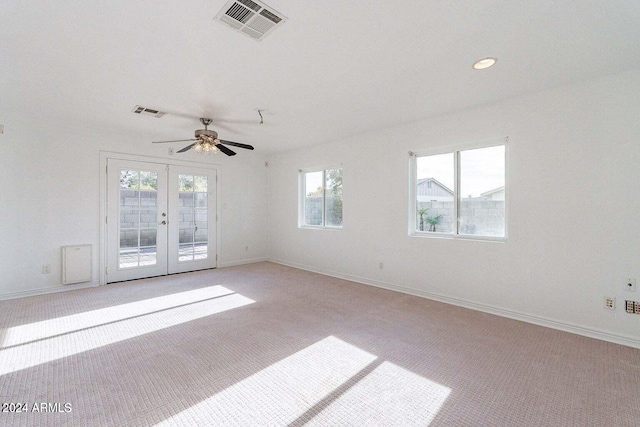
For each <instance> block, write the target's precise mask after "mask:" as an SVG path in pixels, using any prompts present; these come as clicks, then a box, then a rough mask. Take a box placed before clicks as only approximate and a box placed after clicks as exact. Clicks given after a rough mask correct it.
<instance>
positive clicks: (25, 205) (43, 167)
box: [0, 122, 267, 298]
mask: <svg viewBox="0 0 640 427" xmlns="http://www.w3.org/2000/svg"><path fill="white" fill-rule="evenodd" d="M4 124H5V126H6V128H5V133H4V135H2V136H1V138H0V142H1V143H2V145H1V148H2V153H1V155H0V197H1V203H0V298H2V297H7V296H17V295H24V294H28V293H38V292H41V291H49V290H54V289H57V288H58V287H59V286H61V254H60V247H61V246H63V245H70V244H83V243H90V244H92V245H93V250H94V253H93V277H94V280H95V282H96V283H97V281H98V278H99V276H98V266H99V248H100V218H99V208H100V183H99V182H100V180H99V178H100V173H101V170H100V151H101V150H103V151H111V152H122V153H129V154H139V155H147V156H154V157H160V158H166V159H169V158H170V157H169V156H168V155H167V146H164V145H163V146H161V145H151V144H150V143H149V142H147V141H151V138H150V137H149V136H145V135H135V134H131V133H124V132H121V133H118V132H116V131H113V130H109V129H86V128H83V127H82V126H78V127H73V128H65V127H61V126H58V127H56V128H52V127H47V126H45V125H35V127H33V126H32V124H29V123H27V122H25V123H18V122H5V123H4ZM51 125H53V124H51ZM143 141H144V142H143ZM171 159H181V160H190V161H204V162H207V163H219V164H220V166H219V170H220V172H219V176H220V181H219V186H220V191H221V196H220V197H221V200H220V201H219V204H220V221H221V227H220V228H221V235H220V247H219V248H218V253H219V261H218V265H219V266H225V265H232V264H237V263H243V262H248V261H251V260H258V259H264V258H265V257H266V256H267V242H266V231H265V230H266V226H267V218H266V204H267V169H266V168H265V166H264V159H263V158H261V156H260V155H258V154H256V153H255V152H249V151H244V150H243V151H242V152H241V153H239V154H238V155H237V156H234V157H233V158H227V157H226V156H223V155H220V156H218V155H216V156H198V155H197V154H191V153H187V155H183V156H179V155H176V156H173V157H171ZM256 210H260V211H261V212H262V214H260V215H253V214H252V213H254V212H256ZM247 246H248V248H247ZM43 264H51V267H52V272H51V274H46V275H43V274H42V273H41V266H42V265H43ZM73 287H74V285H67V286H65V289H69V288H73Z"/></svg>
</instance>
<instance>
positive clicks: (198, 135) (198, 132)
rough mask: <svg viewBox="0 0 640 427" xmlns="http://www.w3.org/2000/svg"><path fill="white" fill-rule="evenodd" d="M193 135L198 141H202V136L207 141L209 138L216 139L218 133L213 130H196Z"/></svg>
mask: <svg viewBox="0 0 640 427" xmlns="http://www.w3.org/2000/svg"><path fill="white" fill-rule="evenodd" d="M195 135H196V138H199V139H204V138H202V137H203V136H204V137H207V139H209V138H210V139H214V140H215V139H218V132H216V131H214V130H209V129H198V130H196V133H195Z"/></svg>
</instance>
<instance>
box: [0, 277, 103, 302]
mask: <svg viewBox="0 0 640 427" xmlns="http://www.w3.org/2000/svg"><path fill="white" fill-rule="evenodd" d="M98 285H99V283H98V282H97V281H95V282H86V283H76V284H72V285H58V286H54V287H52V288H39V289H29V290H28V291H20V292H11V293H8V294H0V301H2V300H8V299H16V298H25V297H32V296H36V295H46V294H53V293H56V292H66V291H74V290H76V289H84V288H92V287H94V286H98Z"/></svg>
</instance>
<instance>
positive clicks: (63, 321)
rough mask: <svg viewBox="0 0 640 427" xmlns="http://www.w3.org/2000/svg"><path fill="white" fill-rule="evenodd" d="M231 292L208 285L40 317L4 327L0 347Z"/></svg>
mask: <svg viewBox="0 0 640 427" xmlns="http://www.w3.org/2000/svg"><path fill="white" fill-rule="evenodd" d="M232 293H234V292H233V291H231V290H229V289H227V288H225V287H224V286H209V287H207V288H201V289H194V290H192V291H186V292H179V293H175V294H170V295H164V296H161V297H157V298H150V299H145V300H142V301H136V302H131V303H127V304H121V305H116V306H112V307H106V308H101V309H98V310H92V311H86V312H84V313H78V314H72V315H69V316H63V317H57V318H54V319H48V320H42V321H40V322H33V323H28V324H26V325H20V326H14V327H12V328H8V329H7V330H6V333H5V336H4V339H3V341H2V347H0V348H5V347H12V346H14V345H19V344H25V343H28V342H31V341H37V340H40V339H43V338H49V337H53V336H56V335H62V334H66V333H69V332H74V331H78V330H81V329H86V328H91V327H94V326H99V325H104V324H106V323H111V322H116V321H119V320H123V319H128V318H131V317H136V316H141V315H144V314H149V313H153V312H156V311H160V310H166V309H168V308H173V307H177V306H180V305H184V304H191V303H194V302H198V301H203V300H207V299H210V298H216V297H220V296H223V295H230V294H232Z"/></svg>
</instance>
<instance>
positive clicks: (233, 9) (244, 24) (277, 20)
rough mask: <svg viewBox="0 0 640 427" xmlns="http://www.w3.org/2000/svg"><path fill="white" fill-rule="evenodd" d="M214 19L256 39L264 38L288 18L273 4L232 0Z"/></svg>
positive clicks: (251, 0)
mask: <svg viewBox="0 0 640 427" xmlns="http://www.w3.org/2000/svg"><path fill="white" fill-rule="evenodd" d="M213 19H214V20H216V21H220V22H223V23H225V24H227V25H228V26H230V27H231V28H233V29H235V30H237V31H239V32H241V33H243V34H246V35H248V36H249V37H251V38H253V39H255V40H262V39H264V38H265V37H266V36H267V35H268V34H270V33H271V32H272V31H273V30H274V29H275V28H276V27H277V26H279V25H282V24H284V22H285V21H286V20H287V18H286V17H285V16H284V15H282V14H281V13H279V12H276V11H275V10H274V9H273V8H272V7H271V6H267V5H266V4H264V3H262V2H259V1H257V0H256V1H253V0H230V1H228V2H227V4H225V5H224V7H223V8H222V10H220V12H218V14H217V15H216V16H215V18H213Z"/></svg>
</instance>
